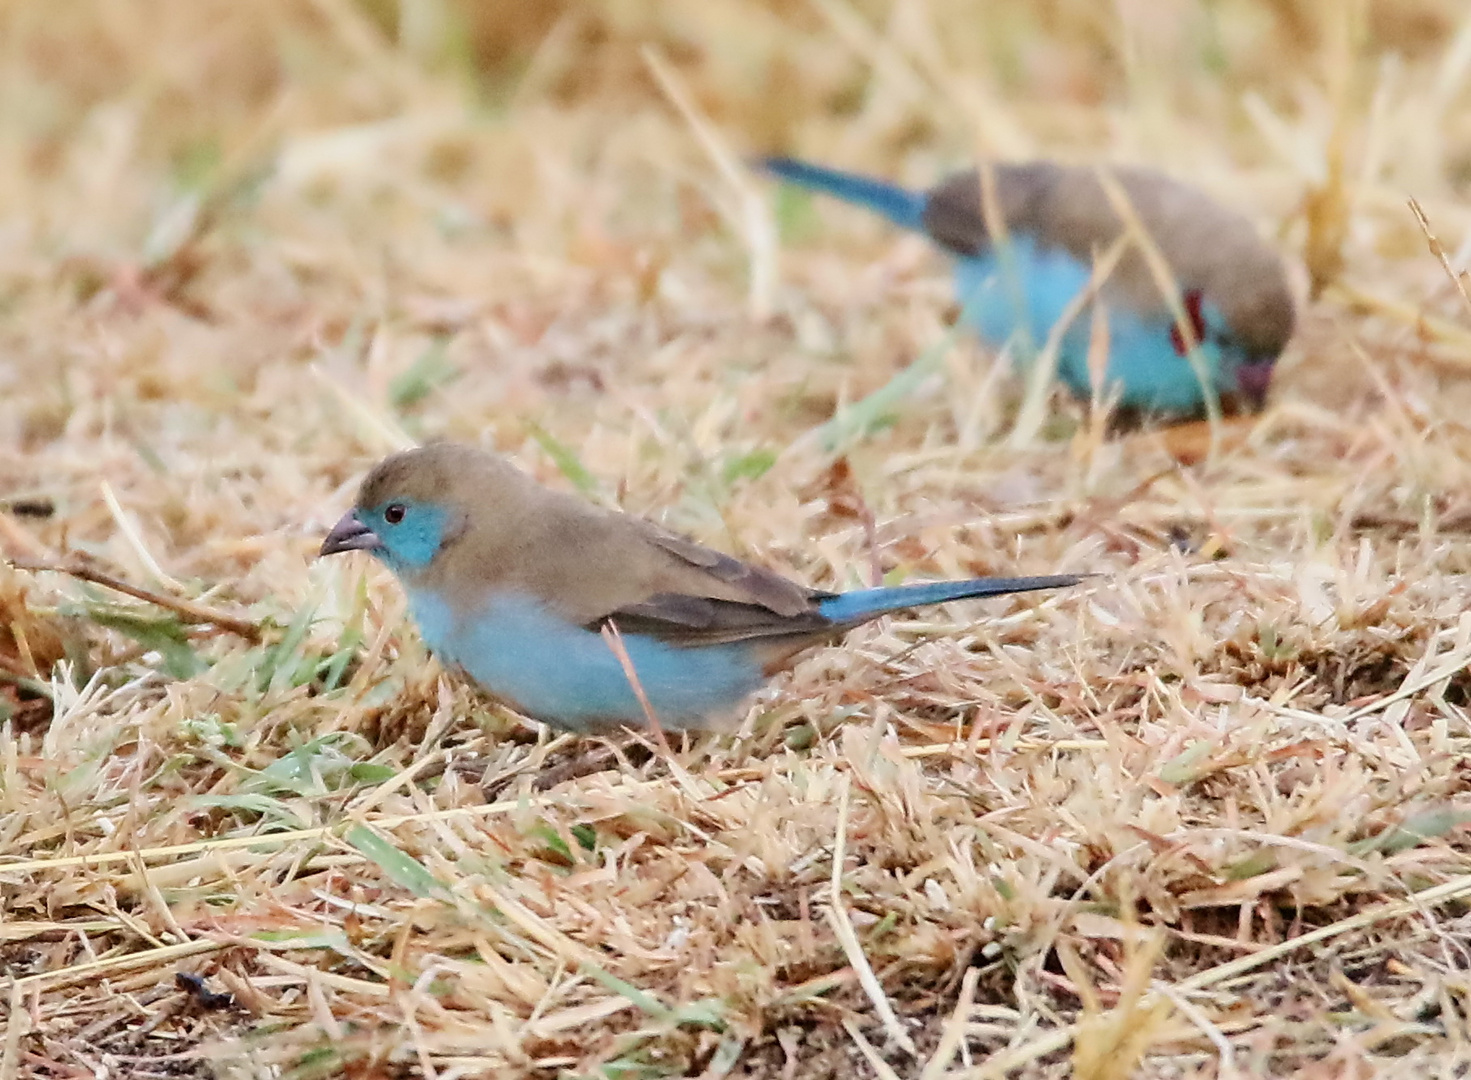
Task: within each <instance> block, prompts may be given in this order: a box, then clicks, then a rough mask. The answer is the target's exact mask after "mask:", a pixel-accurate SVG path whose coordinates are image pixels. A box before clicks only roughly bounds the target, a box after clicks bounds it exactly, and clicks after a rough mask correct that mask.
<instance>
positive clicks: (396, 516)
mask: <svg viewBox="0 0 1471 1080" xmlns="http://www.w3.org/2000/svg"><path fill="white" fill-rule="evenodd" d="M407 513H408V511H407V510H406V509H404V504H403V503H389V504H388V505H387V506H385V507H384V508H383V520H384V521H386V522H388V524H390V525H397V524H398V523H399V522H400V521H402V520H403V519H404V515H405V514H407Z"/></svg>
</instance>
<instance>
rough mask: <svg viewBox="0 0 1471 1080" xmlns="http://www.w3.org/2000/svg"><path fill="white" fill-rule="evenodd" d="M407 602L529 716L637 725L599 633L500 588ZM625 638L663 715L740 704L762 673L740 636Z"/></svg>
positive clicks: (429, 635) (566, 722)
mask: <svg viewBox="0 0 1471 1080" xmlns="http://www.w3.org/2000/svg"><path fill="white" fill-rule="evenodd" d="M409 603H410V608H411V610H412V612H413V615H414V619H415V621H416V622H417V623H418V624H419V631H420V633H421V634H422V635H423V637H424V641H425V643H426V644H428V645H429V647H430V648H431V649H433V650H434V652H435V653H436V654H437V655H438V656H439V657H440V658H441V659H442V660H445V661H447V662H449V663H453V664H456V665H458V666H459V667H460V668H462V669H463V670H464V671H465V673H466V674H468V675H469V676H470V677H471V678H472V679H474V680H475V682H476V683H478V684H479V685H480V686H481V687H483V688H484V689H485V690H487V691H489V692H490V693H491V694H494V695H495V696H496V697H498V698H501V699H503V700H504V701H506V702H508V703H509V704H511V705H514V706H515V707H516V708H517V709H519V710H520V711H521V712H523V713H525V714H526V715H527V716H530V717H533V718H535V719H538V720H544V721H546V722H548V723H553V724H558V725H560V726H562V727H570V728H584V729H585V728H588V727H596V726H600V725H604V724H610V723H627V724H630V725H633V726H643V725H644V724H645V723H646V721H645V718H644V711H643V708H642V706H641V705H640V704H639V701H638V698H637V697H636V696H635V694H634V692H633V687H632V686H631V685H630V684H629V681H628V677H627V675H626V674H625V672H624V670H623V666H622V665H621V664H620V663H619V661H618V658H617V657H616V656H615V655H614V654H613V652H612V650H611V649H609V647H608V643H607V641H605V640H604V639H603V636H602V635H601V634H599V633H595V632H593V631H590V630H585V629H583V628H582V627H580V626H576V625H573V624H572V623H568V622H566V621H564V620H562V619H559V618H557V617H556V616H554V615H552V614H551V613H550V612H548V611H547V610H546V609H545V608H544V607H543V606H542V605H540V604H539V603H537V602H536V601H534V600H532V599H530V598H529V597H523V596H515V595H501V596H497V597H495V598H494V600H493V601H491V602H490V603H488V604H486V605H485V606H484V607H483V608H482V609H481V610H478V611H477V612H475V613H474V615H473V616H471V615H459V614H457V613H456V611H455V610H454V609H453V608H452V607H451V606H450V605H449V604H447V603H446V602H445V601H444V600H443V599H442V598H441V597H439V596H438V595H436V594H434V593H428V592H424V591H423V590H418V591H416V592H415V593H414V594H411V595H410V598H409ZM623 644H624V647H625V649H627V651H628V656H629V659H630V660H631V661H632V662H633V667H634V670H635V671H636V672H637V673H638V680H639V683H640V685H641V686H642V687H643V689H644V693H645V694H647V695H648V698H649V702H650V704H651V705H652V706H653V708H654V712H655V714H656V715H657V716H658V718H659V722H660V723H661V724H665V725H667V726H669V727H672V728H679V727H688V726H691V725H695V724H698V723H699V722H700V721H703V720H705V719H706V718H708V717H710V716H712V715H713V714H718V713H720V712H724V711H726V710H728V709H731V708H733V707H734V706H736V705H738V704H739V703H740V701H741V699H742V698H744V697H746V696H747V695H748V694H750V693H751V692H752V691H754V690H756V689H757V688H758V687H759V686H760V685H761V683H762V682H763V681H764V680H765V676H764V674H763V672H762V669H761V665H760V663H759V661H758V659H757V657H756V656H755V655H753V653H752V651H751V649H750V648H749V647H748V646H746V645H741V644H734V645H716V646H708V647H701V648H680V647H678V646H674V645H668V644H666V643H664V642H662V641H659V640H657V639H654V638H648V637H641V636H638V635H634V634H625V635H624V636H623Z"/></svg>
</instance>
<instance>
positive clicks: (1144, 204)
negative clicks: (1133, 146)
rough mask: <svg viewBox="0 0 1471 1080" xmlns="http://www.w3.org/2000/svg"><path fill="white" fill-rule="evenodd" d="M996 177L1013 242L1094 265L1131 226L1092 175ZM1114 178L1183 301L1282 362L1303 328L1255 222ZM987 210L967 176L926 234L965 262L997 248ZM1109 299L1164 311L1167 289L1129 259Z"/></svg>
mask: <svg viewBox="0 0 1471 1080" xmlns="http://www.w3.org/2000/svg"><path fill="white" fill-rule="evenodd" d="M989 172H990V175H991V177H992V178H993V185H994V186H989V185H988V186H989V189H990V191H991V195H990V196H989V197H990V198H991V199H993V200H994V202H993V203H991V213H992V214H993V215H994V214H999V215H1000V217H1001V219H1002V220H1003V221H1004V222H1005V224H1006V228H1007V229H1008V231H1009V232H1010V233H1011V234H1015V235H1024V236H1027V237H1029V238H1030V239H1032V240H1033V242H1035V243H1037V244H1039V245H1042V246H1044V247H1051V248H1058V249H1061V250H1063V251H1066V252H1068V253H1069V254H1071V255H1072V256H1073V257H1074V258H1076V259H1078V260H1079V261H1080V262H1083V263H1085V264H1091V262H1092V260H1093V259H1094V258H1095V257H1096V255H1097V254H1098V253H1100V252H1103V251H1105V250H1106V249H1107V248H1108V247H1109V245H1111V244H1112V243H1113V242H1114V241H1115V240H1116V239H1117V237H1118V236H1119V234H1120V232H1121V230H1122V229H1123V228H1124V225H1123V219H1122V218H1121V217H1120V216H1119V213H1118V211H1117V210H1116V209H1115V206H1114V203H1113V201H1112V200H1111V199H1110V197H1109V193H1108V192H1107V191H1106V190H1105V189H1104V186H1103V185H1102V184H1101V183H1100V182H1099V179H1098V173H1097V172H1096V171H1095V170H1094V169H1093V168H1092V167H1080V166H1067V165H1057V164H1054V163H1052V162H1045V161H1044V162H1030V163H1026V164H1017V165H999V164H998V165H994V166H991V167H990V169H989ZM1109 172H1110V174H1111V175H1112V176H1113V177H1114V179H1115V180H1117V182H1118V184H1119V186H1120V188H1121V189H1122V191H1123V194H1124V195H1125V196H1126V197H1127V199H1128V201H1129V205H1130V206H1132V208H1133V211H1134V213H1135V214H1136V215H1137V216H1138V218H1139V221H1140V224H1141V225H1142V226H1143V227H1144V230H1145V231H1146V232H1147V233H1148V235H1149V239H1150V240H1151V241H1152V242H1153V243H1154V245H1155V246H1156V247H1158V249H1159V252H1160V254H1161V255H1163V256H1164V259H1165V261H1166V262H1167V263H1168V264H1169V267H1170V270H1171V272H1172V273H1173V274H1174V276H1175V281H1176V283H1177V284H1178V285H1179V287H1180V289H1181V291H1182V293H1190V292H1192V291H1196V292H1199V293H1200V294H1201V296H1202V297H1204V299H1205V300H1206V301H1207V302H1208V303H1210V304H1212V305H1214V306H1215V307H1216V308H1217V309H1219V310H1220V312H1221V314H1222V315H1223V316H1224V317H1225V318H1226V321H1227V323H1228V324H1229V325H1230V327H1231V329H1232V332H1233V334H1234V336H1235V338H1236V339H1237V341H1238V342H1239V343H1240V344H1241V345H1242V346H1243V347H1244V348H1245V349H1246V350H1247V352H1248V353H1250V354H1251V355H1252V356H1254V357H1260V358H1263V359H1269V358H1275V357H1276V356H1278V355H1280V353H1281V352H1282V350H1283V349H1284V348H1285V347H1286V345H1287V341H1288V339H1289V338H1291V336H1292V331H1293V327H1294V324H1295V322H1296V314H1295V307H1294V304H1293V300H1292V292H1291V290H1290V288H1289V287H1288V284H1287V273H1286V270H1285V269H1284V267H1283V265H1282V259H1281V257H1280V256H1279V255H1278V254H1277V252H1276V251H1274V250H1273V249H1272V248H1271V247H1269V246H1268V245H1267V244H1265V243H1264V242H1263V241H1262V240H1261V238H1260V237H1259V236H1258V235H1257V232H1256V229H1255V228H1254V227H1253V226H1252V223H1251V222H1250V221H1248V220H1247V219H1246V218H1245V217H1244V216H1242V215H1241V214H1239V213H1237V212H1236V211H1235V210H1231V209H1228V208H1227V207H1225V206H1222V205H1221V204H1220V203H1218V202H1216V201H1215V200H1214V199H1212V198H1210V197H1209V196H1207V195H1206V194H1205V193H1204V192H1201V191H1198V190H1196V189H1195V188H1192V187H1190V186H1188V185H1186V184H1182V183H1180V182H1179V181H1178V180H1174V179H1172V178H1171V177H1168V176H1166V175H1164V174H1163V173H1160V172H1156V171H1155V170H1152V169H1143V168H1139V167H1137V166H1124V165H1120V166H1113V167H1111V168H1110V170H1109ZM986 206H987V204H986V201H985V199H984V198H983V194H982V183H981V174H980V171H979V170H975V169H971V170H968V171H966V172H962V173H958V174H956V175H955V176H952V177H950V178H949V179H947V180H945V181H943V182H941V183H940V184H938V185H936V186H935V187H934V188H932V189H931V190H930V192H929V196H928V203H927V204H926V206H925V214H924V224H925V229H926V231H927V232H928V233H929V235H930V236H931V237H932V238H933V239H934V240H935V242H936V243H938V244H940V245H941V246H943V247H945V248H947V249H948V250H950V251H951V252H953V253H955V254H956V255H961V256H969V255H978V254H980V253H981V252H983V251H984V250H986V248H987V247H989V246H990V243H991V230H990V229H989V228H988V221H989V220H990V219H989V218H988V216H987V209H986ZM1103 292H1104V295H1105V296H1107V297H1108V298H1109V299H1111V300H1114V301H1122V302H1124V303H1127V304H1129V305H1131V306H1132V307H1134V308H1135V309H1136V310H1141V311H1145V310H1151V309H1157V308H1159V307H1160V306H1161V305H1160V286H1159V283H1158V282H1157V281H1156V280H1155V277H1154V274H1153V272H1152V271H1151V270H1150V266H1149V262H1148V261H1147V260H1146V258H1145V257H1144V255H1143V254H1142V253H1141V252H1140V251H1138V250H1131V251H1129V252H1128V253H1126V254H1125V255H1124V256H1123V258H1122V259H1120V261H1119V264H1118V265H1117V266H1116V267H1115V268H1114V271H1113V273H1112V274H1111V275H1110V276H1109V279H1108V281H1107V282H1106V283H1105V285H1104V287H1103Z"/></svg>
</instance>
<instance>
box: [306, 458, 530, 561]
mask: <svg viewBox="0 0 1471 1080" xmlns="http://www.w3.org/2000/svg"><path fill="white" fill-rule="evenodd" d="M509 468H510V467H509V465H507V464H505V463H504V462H502V461H501V459H499V458H497V457H495V456H494V455H491V454H487V453H485V452H484V451H480V450H476V449H474V448H472V447H466V446H456V445H453V444H449V443H438V444H433V445H430V446H425V447H419V448H417V449H414V450H405V451H403V452H402V453H398V454H393V455H392V456H390V457H387V458H385V459H384V460H383V461H381V462H379V464H378V465H377V466H376V467H375V468H374V469H373V471H372V472H370V473H369V474H368V476H367V478H366V479H364V480H363V484H362V487H361V488H359V489H358V497H357V502H356V504H355V505H354V506H353V508H352V509H351V510H349V511H348V512H347V513H346V514H344V515H343V517H342V520H340V521H339V522H338V523H337V524H336V525H334V526H333V527H332V531H331V532H330V533H328V534H327V538H326V539H325V540H323V541H322V548H321V551H320V552H319V553H318V554H319V555H335V554H337V553H338V552H343V551H369V552H372V553H373V554H374V555H375V556H377V557H378V558H379V559H381V560H383V562H384V563H386V564H387V565H388V567H389V568H390V569H392V570H393V571H394V572H395V573H397V574H398V575H399V576H400V577H401V578H405V579H406V580H413V579H416V578H417V577H418V576H419V575H420V574H423V573H424V572H425V571H427V570H428V569H429V568H430V566H431V565H432V564H433V563H434V562H435V560H436V559H437V558H438V557H439V556H440V555H441V554H442V553H443V552H444V551H445V550H446V549H447V548H448V547H449V546H450V545H451V544H453V543H455V541H457V540H458V539H459V538H460V536H461V535H462V534H463V533H464V532H465V530H466V529H467V527H468V525H469V522H470V510H471V507H473V506H474V505H475V504H476V501H477V496H478V497H479V499H480V501H487V502H489V503H491V504H492V505H493V504H494V501H495V494H496V491H497V486H496V485H495V484H494V479H495V474H498V473H502V472H504V471H505V470H507V469H509ZM487 481H490V482H489V483H487Z"/></svg>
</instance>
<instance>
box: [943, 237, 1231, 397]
mask: <svg viewBox="0 0 1471 1080" xmlns="http://www.w3.org/2000/svg"><path fill="white" fill-rule="evenodd" d="M1089 278H1090V270H1089V268H1088V267H1086V266H1084V265H1083V264H1082V263H1080V262H1079V261H1078V260H1077V259H1075V258H1073V257H1072V255H1070V254H1069V253H1067V252H1066V251H1061V250H1058V249H1056V248H1039V247H1038V246H1037V245H1036V244H1035V243H1034V242H1033V241H1032V240H1031V239H1030V238H1028V237H1022V236H1013V237H1012V238H1011V242H1010V247H1009V253H1008V254H1007V255H1006V256H1005V257H1002V256H1001V255H1000V254H998V253H997V252H996V251H987V252H985V253H984V254H981V255H973V256H961V257H959V258H957V260H956V265H955V288H956V294H957V297H958V298H959V300H960V302H961V305H962V310H963V312H964V318H965V320H966V322H968V323H970V324H971V325H972V326H974V327H975V329H976V331H977V333H978V334H979V335H980V336H981V338H982V339H983V340H985V341H986V342H987V343H988V344H989V345H991V346H992V347H993V348H998V349H999V348H1001V347H1002V346H1003V345H1006V344H1007V343H1008V342H1010V343H1011V344H1012V347H1013V349H1014V350H1015V351H1016V355H1017V356H1018V357H1019V358H1020V360H1021V362H1022V363H1023V364H1024V365H1025V364H1029V363H1030V362H1031V361H1032V360H1033V359H1034V358H1035V356H1036V354H1037V352H1038V351H1040V350H1041V349H1042V347H1043V346H1044V345H1045V344H1046V342H1047V337H1048V333H1049V332H1050V331H1051V329H1052V327H1053V326H1054V325H1055V324H1056V323H1057V322H1058V320H1060V319H1061V318H1062V316H1063V314H1064V312H1065V311H1066V310H1067V307H1068V305H1069V304H1071V303H1072V301H1073V298H1074V297H1076V296H1077V295H1078V294H1079V293H1081V292H1082V291H1083V290H1084V289H1085V288H1086V287H1087V285H1088V281H1089ZM1205 316H1206V319H1207V321H1208V322H1213V323H1219V322H1220V317H1219V313H1217V312H1215V311H1214V310H1211V309H1209V308H1207V310H1206V311H1205ZM1172 325H1173V324H1172V322H1171V320H1170V317H1169V315H1168V313H1167V312H1166V310H1165V309H1164V308H1163V307H1161V309H1160V310H1159V311H1158V312H1157V313H1152V314H1150V315H1149V316H1147V317H1146V316H1144V315H1141V314H1140V313H1139V312H1138V311H1136V310H1134V309H1133V308H1130V307H1125V306H1122V305H1114V306H1112V307H1110V308H1109V309H1108V331H1109V335H1108V340H1109V352H1108V366H1107V368H1106V373H1105V376H1104V378H1105V388H1106V389H1110V388H1112V387H1113V386H1115V385H1116V386H1117V387H1118V392H1119V403H1120V404H1121V405H1125V406H1130V407H1134V408H1139V409H1144V410H1146V411H1163V412H1189V411H1193V410H1197V409H1199V408H1201V406H1202V405H1203V403H1204V396H1203V394H1202V390H1201V385H1200V380H1199V378H1198V377H1197V375H1196V373H1195V368H1194V367H1192V366H1191V364H1190V361H1189V360H1188V359H1186V358H1185V357H1183V356H1181V355H1180V354H1179V353H1178V352H1176V351H1175V347H1174V344H1173V343H1172V341H1171V338H1170V327H1171V326H1172ZM1091 333H1092V314H1091V311H1090V310H1089V309H1087V308H1085V309H1083V310H1082V311H1081V312H1080V313H1079V314H1078V315H1077V316H1076V317H1075V318H1074V319H1073V321H1072V323H1071V325H1070V326H1069V327H1068V329H1067V331H1066V332H1065V333H1064V335H1063V338H1062V341H1061V343H1060V346H1059V349H1058V356H1057V376H1058V378H1060V379H1061V380H1062V381H1063V382H1064V383H1065V384H1066V385H1067V386H1068V388H1069V389H1070V390H1072V392H1073V393H1074V394H1077V395H1078V396H1079V397H1082V398H1087V397H1089V396H1091V394H1092V385H1091V381H1090V379H1089V377H1088V339H1089V336H1090V334H1091ZM1199 351H1200V355H1201V358H1202V360H1203V361H1204V363H1205V366H1206V370H1207V372H1208V376H1209V378H1210V380H1211V382H1212V383H1214V384H1215V385H1216V386H1217V388H1218V389H1220V388H1222V387H1223V381H1222V377H1221V357H1220V354H1219V349H1218V348H1217V347H1216V345H1215V344H1214V342H1210V341H1207V342H1206V343H1204V344H1203V345H1202V346H1201V348H1200V350H1199Z"/></svg>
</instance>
